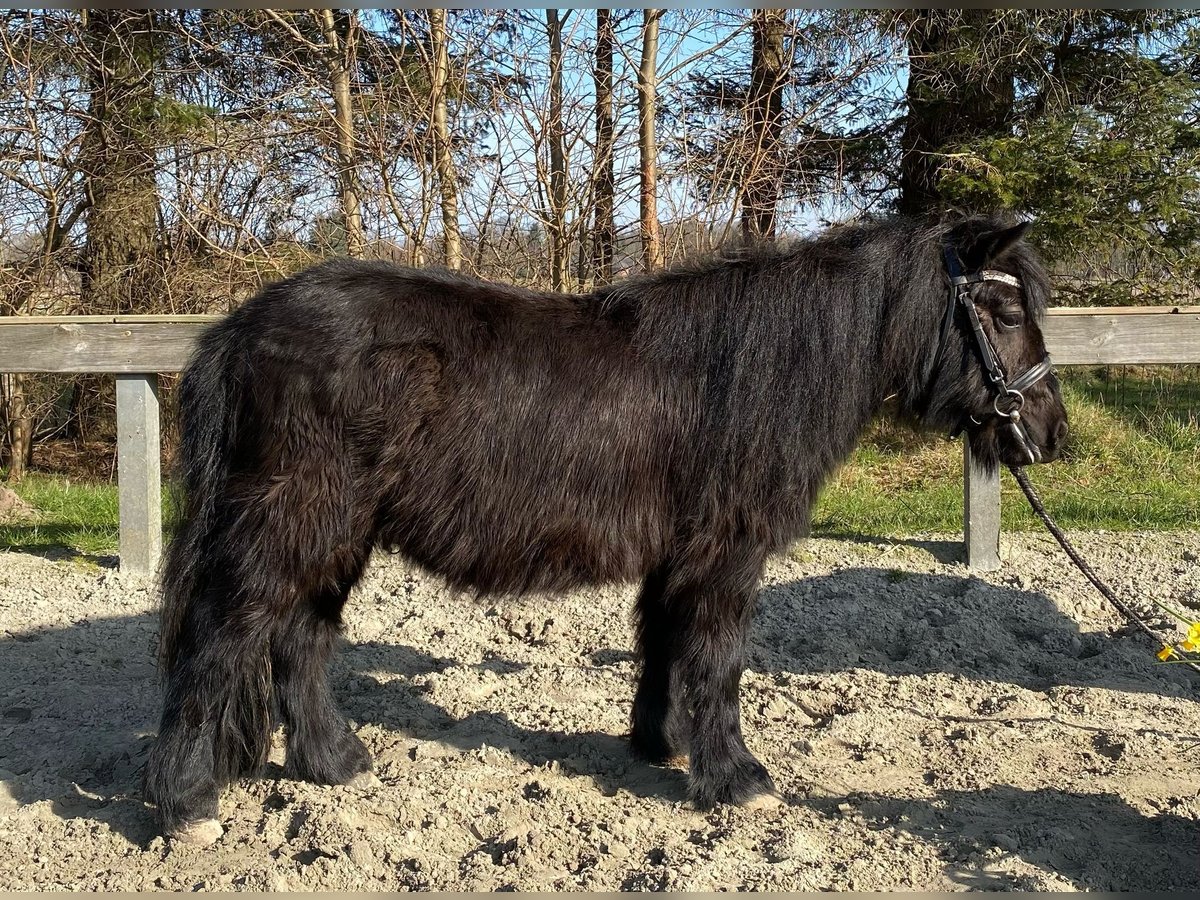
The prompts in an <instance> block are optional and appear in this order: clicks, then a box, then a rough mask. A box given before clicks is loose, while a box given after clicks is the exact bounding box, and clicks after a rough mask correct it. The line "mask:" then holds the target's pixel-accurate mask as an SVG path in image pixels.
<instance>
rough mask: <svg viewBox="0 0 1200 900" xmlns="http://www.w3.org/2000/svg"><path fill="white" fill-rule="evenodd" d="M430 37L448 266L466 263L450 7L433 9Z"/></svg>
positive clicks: (435, 139)
mask: <svg viewBox="0 0 1200 900" xmlns="http://www.w3.org/2000/svg"><path fill="white" fill-rule="evenodd" d="M429 39H430V42H431V43H432V44H433V72H432V73H431V75H432V77H431V78H430V82H431V87H432V95H433V96H432V98H431V99H432V101H433V142H434V159H435V165H436V166H437V174H438V186H439V188H440V189H441V194H442V241H443V243H444V244H445V251H446V268H448V269H458V268H461V266H462V236H461V234H460V231H459V227H458V175H457V173H455V171H454V157H453V156H452V155H451V152H450V126H449V124H448V121H447V115H446V86H447V83H448V82H449V80H450V50H449V47H448V46H447V43H446V42H447V37H446V10H444V9H431V10H429Z"/></svg>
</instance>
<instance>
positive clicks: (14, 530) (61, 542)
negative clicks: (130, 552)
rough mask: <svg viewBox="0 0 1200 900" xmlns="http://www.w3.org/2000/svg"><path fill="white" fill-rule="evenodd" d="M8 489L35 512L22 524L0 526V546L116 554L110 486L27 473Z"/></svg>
mask: <svg viewBox="0 0 1200 900" xmlns="http://www.w3.org/2000/svg"><path fill="white" fill-rule="evenodd" d="M13 489H14V490H15V491H16V493H17V494H18V496H20V497H21V499H22V500H24V501H25V502H26V503H28V504H29V505H31V506H32V507H33V508H34V510H35V511H36V512H35V514H34V515H33V516H32V517H30V518H29V519H28V520H27V521H19V522H15V523H11V524H6V525H0V547H5V548H16V547H19V548H21V549H23V550H31V551H46V550H56V549H61V548H64V547H67V548H70V549H72V550H76V551H78V552H80V553H84V554H90V555H104V554H110V553H115V552H116V549H117V533H118V532H117V487H116V485H114V484H97V483H89V482H79V481H74V480H69V479H66V478H56V477H51V476H47V475H39V474H37V473H33V474H30V475H28V476H26V478H25V479H24V480H23V481H22V482H21V483H20V484H17V485H14V486H13Z"/></svg>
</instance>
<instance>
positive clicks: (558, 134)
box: [546, 9, 570, 291]
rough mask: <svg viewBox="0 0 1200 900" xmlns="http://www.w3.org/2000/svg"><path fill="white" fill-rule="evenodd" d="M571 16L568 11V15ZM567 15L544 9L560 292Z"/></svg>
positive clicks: (553, 237)
mask: <svg viewBox="0 0 1200 900" xmlns="http://www.w3.org/2000/svg"><path fill="white" fill-rule="evenodd" d="M569 14H570V13H569V12H568V15H569ZM565 21H566V16H563V18H562V20H560V19H559V16H558V10H557V9H548V10H546V37H547V39H548V42H549V45H550V110H549V118H550V121H549V123H548V125H549V128H548V129H547V131H548V132H549V134H548V138H549V143H550V197H549V200H550V202H549V204H548V205H549V210H548V215H547V216H546V224H547V230H548V231H549V238H550V287H551V288H552V289H553V290H556V291H561V290H563V289H564V288H565V286H566V280H567V254H568V253H569V248H568V247H567V235H566V231H567V222H566V219H567V160H566V153H565V150H564V147H563V144H564V136H563V72H562V66H563V45H562V29H563V24H564V23H565Z"/></svg>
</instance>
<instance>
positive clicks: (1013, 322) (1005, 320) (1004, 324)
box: [996, 312, 1025, 328]
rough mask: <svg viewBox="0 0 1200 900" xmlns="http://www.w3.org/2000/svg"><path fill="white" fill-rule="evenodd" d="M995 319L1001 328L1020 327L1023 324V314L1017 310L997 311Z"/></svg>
mask: <svg viewBox="0 0 1200 900" xmlns="http://www.w3.org/2000/svg"><path fill="white" fill-rule="evenodd" d="M996 321H997V322H998V323H1000V327H1001V328H1020V327H1021V326H1022V325H1024V324H1025V314H1024V313H1019V312H1002V313H997V315H996Z"/></svg>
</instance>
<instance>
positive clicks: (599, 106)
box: [592, 9, 617, 282]
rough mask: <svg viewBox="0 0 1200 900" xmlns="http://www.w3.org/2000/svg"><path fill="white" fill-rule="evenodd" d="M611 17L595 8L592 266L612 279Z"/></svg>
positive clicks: (599, 276) (604, 278)
mask: <svg viewBox="0 0 1200 900" xmlns="http://www.w3.org/2000/svg"><path fill="white" fill-rule="evenodd" d="M614 42H615V37H614V35H613V20H612V10H611V9H598V10H596V69H595V90H596V154H595V161H594V163H593V166H594V169H595V171H594V174H593V176H592V181H593V184H594V186H595V200H594V206H593V208H594V210H595V224H594V226H593V228H592V266H593V269H594V271H595V278H596V280H597V281H600V282H609V281H612V277H613V251H614V245H615V244H616V232H617V229H616V224H615V222H614V219H613V200H614V195H615V192H616V174H615V172H614V159H613V44H614Z"/></svg>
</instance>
